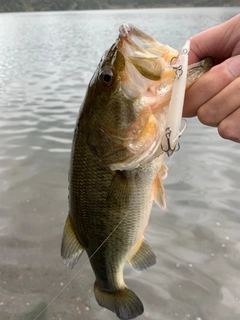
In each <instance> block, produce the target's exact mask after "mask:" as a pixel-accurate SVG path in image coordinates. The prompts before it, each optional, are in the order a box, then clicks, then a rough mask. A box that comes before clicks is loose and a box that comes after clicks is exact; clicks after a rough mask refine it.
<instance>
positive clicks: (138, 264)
mask: <svg viewBox="0 0 240 320" xmlns="http://www.w3.org/2000/svg"><path fill="white" fill-rule="evenodd" d="M128 262H129V263H130V264H131V266H132V267H133V268H134V269H135V270H137V271H142V270H144V269H147V268H149V267H151V266H153V265H154V264H156V262H157V258H156V256H155V254H154V252H153V251H152V248H151V247H150V246H149V244H148V243H147V241H146V240H145V239H144V238H142V239H141V243H140V247H139V249H138V250H137V252H136V253H135V254H134V255H133V256H132V257H131V258H130V259H129V260H128Z"/></svg>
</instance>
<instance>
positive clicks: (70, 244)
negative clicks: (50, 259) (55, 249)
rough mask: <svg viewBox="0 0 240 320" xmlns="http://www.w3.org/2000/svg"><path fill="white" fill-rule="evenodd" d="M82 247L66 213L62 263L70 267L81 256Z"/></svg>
mask: <svg viewBox="0 0 240 320" xmlns="http://www.w3.org/2000/svg"><path fill="white" fill-rule="evenodd" d="M83 251H84V249H83V247H82V245H81V244H80V243H79V241H78V239H77V237H76V234H75V231H74V229H73V225H72V221H71V218H70V216H69V215H68V217H67V220H66V223H65V227H64V230H63V237H62V246H61V256H62V258H63V259H64V264H65V265H66V266H67V267H68V268H70V269H72V268H73V267H74V266H75V264H76V263H77V262H78V260H79V258H80V257H81V255H82V253H83Z"/></svg>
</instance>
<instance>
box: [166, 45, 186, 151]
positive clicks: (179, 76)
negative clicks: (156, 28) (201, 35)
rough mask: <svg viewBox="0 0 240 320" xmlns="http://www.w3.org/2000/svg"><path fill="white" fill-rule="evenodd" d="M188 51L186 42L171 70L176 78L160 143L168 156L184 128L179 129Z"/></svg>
mask: <svg viewBox="0 0 240 320" xmlns="http://www.w3.org/2000/svg"><path fill="white" fill-rule="evenodd" d="M189 51H190V41H189V40H187V42H186V43H185V44H184V46H183V47H182V49H181V52H180V54H179V56H178V59H177V63H176V66H173V68H174V69H176V78H175V80H174V83H173V90H172V95H171V100H170V104H169V110H168V115H167V120H166V135H165V137H164V140H163V143H162V146H163V150H168V151H167V154H168V155H171V154H172V153H173V152H174V151H175V148H176V146H177V143H178V139H179V138H180V136H181V134H182V132H183V131H184V130H185V127H186V126H184V128H183V129H182V130H181V128H180V127H181V121H182V110H183V103H184V96H185V90H186V81H187V70H188V53H189Z"/></svg>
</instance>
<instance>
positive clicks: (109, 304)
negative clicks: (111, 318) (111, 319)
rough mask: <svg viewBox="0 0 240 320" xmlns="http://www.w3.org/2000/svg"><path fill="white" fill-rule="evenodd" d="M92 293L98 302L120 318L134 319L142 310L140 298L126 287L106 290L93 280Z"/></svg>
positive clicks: (125, 319)
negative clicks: (110, 290)
mask: <svg viewBox="0 0 240 320" xmlns="http://www.w3.org/2000/svg"><path fill="white" fill-rule="evenodd" d="M94 293H95V297H96V300H97V302H98V304H99V305H100V306H102V307H104V308H107V309H109V310H111V311H112V312H115V313H116V315H117V317H118V318H119V319H121V320H128V319H134V318H136V317H138V316H140V315H141V314H142V313H143V311H144V307H143V304H142V302H141V300H140V299H139V298H138V297H137V296H136V294H135V293H134V292H133V291H131V290H130V289H128V288H127V287H125V288H124V289H122V290H120V291H116V292H106V291H103V290H101V289H100V288H99V287H98V286H97V284H96V282H95V284H94Z"/></svg>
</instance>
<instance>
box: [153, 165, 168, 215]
mask: <svg viewBox="0 0 240 320" xmlns="http://www.w3.org/2000/svg"><path fill="white" fill-rule="evenodd" d="M166 176H167V167H166V166H165V165H164V164H163V166H162V168H161V170H160V171H159V173H158V175H157V177H156V179H155V181H154V184H153V198H154V201H155V202H156V204H157V205H158V206H159V207H160V208H161V209H162V210H164V209H165V208H166V193H165V190H164V186H163V183H162V180H163V179H165V178H166Z"/></svg>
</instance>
